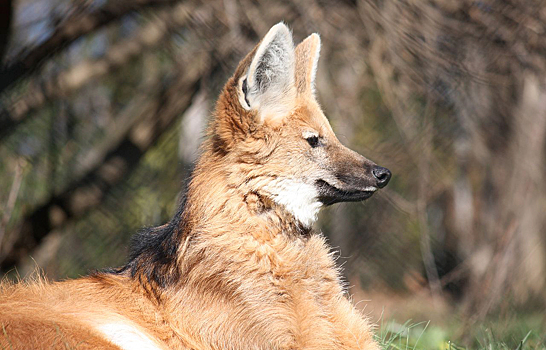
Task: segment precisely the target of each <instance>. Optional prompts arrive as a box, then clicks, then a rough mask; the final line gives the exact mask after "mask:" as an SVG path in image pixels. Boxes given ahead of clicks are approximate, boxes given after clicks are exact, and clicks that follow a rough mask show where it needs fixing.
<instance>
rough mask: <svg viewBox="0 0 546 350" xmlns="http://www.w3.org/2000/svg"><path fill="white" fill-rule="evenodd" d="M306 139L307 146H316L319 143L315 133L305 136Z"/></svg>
mask: <svg viewBox="0 0 546 350" xmlns="http://www.w3.org/2000/svg"><path fill="white" fill-rule="evenodd" d="M306 140H307V143H309V146H311V147H313V148H315V147H318V146H319V145H320V140H319V137H318V136H317V135H312V136H309V137H307V138H306Z"/></svg>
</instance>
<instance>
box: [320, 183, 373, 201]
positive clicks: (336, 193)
mask: <svg viewBox="0 0 546 350" xmlns="http://www.w3.org/2000/svg"><path fill="white" fill-rule="evenodd" d="M315 184H316V186H317V189H318V193H319V197H318V199H319V200H320V201H321V202H322V204H324V205H332V204H335V203H340V202H360V201H363V200H365V199H368V198H370V197H371V196H372V195H373V194H374V192H375V191H376V188H374V187H370V189H369V190H368V189H351V190H342V189H339V188H337V187H335V186H332V185H330V184H329V183H328V182H326V181H324V180H317V181H316V182H315Z"/></svg>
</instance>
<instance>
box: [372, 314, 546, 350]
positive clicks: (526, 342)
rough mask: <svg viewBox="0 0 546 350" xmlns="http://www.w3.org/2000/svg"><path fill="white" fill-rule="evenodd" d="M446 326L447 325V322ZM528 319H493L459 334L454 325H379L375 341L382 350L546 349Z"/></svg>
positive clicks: (539, 332) (545, 341)
mask: <svg viewBox="0 0 546 350" xmlns="http://www.w3.org/2000/svg"><path fill="white" fill-rule="evenodd" d="M446 324H449V322H446ZM528 324H529V321H528V320H527V319H523V320H519V321H517V322H513V321H512V322H510V323H508V324H507V323H506V322H505V321H500V320H494V321H489V322H484V323H482V324H480V325H477V326H472V327H469V329H468V330H466V331H464V332H462V331H461V329H460V324H459V328H457V327H456V326H455V325H452V326H439V325H433V324H432V323H431V322H419V323H413V322H412V321H411V320H410V321H407V322H405V323H398V322H396V321H394V320H391V321H388V322H385V323H383V322H382V324H381V326H380V329H379V331H378V332H377V335H376V336H377V340H378V342H379V343H380V344H381V347H382V349H384V350H417V349H423V350H429V349H430V350H462V349H465V350H467V349H468V350H470V349H486V350H509V349H510V350H531V349H546V339H545V337H546V333H545V332H544V330H540V328H542V326H543V325H542V324H541V323H540V322H538V323H533V322H531V324H532V325H533V327H532V328H531V329H529V328H527V329H526V327H527V325H528Z"/></svg>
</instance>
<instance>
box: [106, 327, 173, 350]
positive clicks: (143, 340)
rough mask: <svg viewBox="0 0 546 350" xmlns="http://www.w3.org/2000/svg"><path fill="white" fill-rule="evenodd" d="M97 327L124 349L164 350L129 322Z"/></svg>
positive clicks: (107, 337) (112, 341) (109, 339)
mask: <svg viewBox="0 0 546 350" xmlns="http://www.w3.org/2000/svg"><path fill="white" fill-rule="evenodd" d="M96 329H97V330H98V331H99V332H100V333H102V335H103V336H104V337H105V338H106V339H108V341H110V342H111V343H113V344H116V345H117V346H119V347H120V348H122V349H124V350H163V348H162V347H160V346H159V345H157V344H156V343H155V342H154V341H153V340H152V339H151V338H150V337H149V336H147V335H146V334H144V333H143V332H141V331H140V330H138V329H137V328H136V327H135V326H132V325H130V324H127V323H105V324H101V325H99V326H97V327H96Z"/></svg>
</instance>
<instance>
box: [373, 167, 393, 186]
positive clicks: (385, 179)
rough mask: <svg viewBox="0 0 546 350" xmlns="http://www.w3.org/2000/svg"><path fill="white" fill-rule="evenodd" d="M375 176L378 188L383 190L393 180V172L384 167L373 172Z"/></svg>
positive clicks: (374, 169) (376, 168)
mask: <svg viewBox="0 0 546 350" xmlns="http://www.w3.org/2000/svg"><path fill="white" fill-rule="evenodd" d="M372 174H373V176H374V177H375V178H376V179H377V187H379V188H383V187H385V186H387V184H388V183H389V180H390V179H391V171H390V170H389V169H387V168H383V167H382V166H376V167H375V168H373V170H372Z"/></svg>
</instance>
